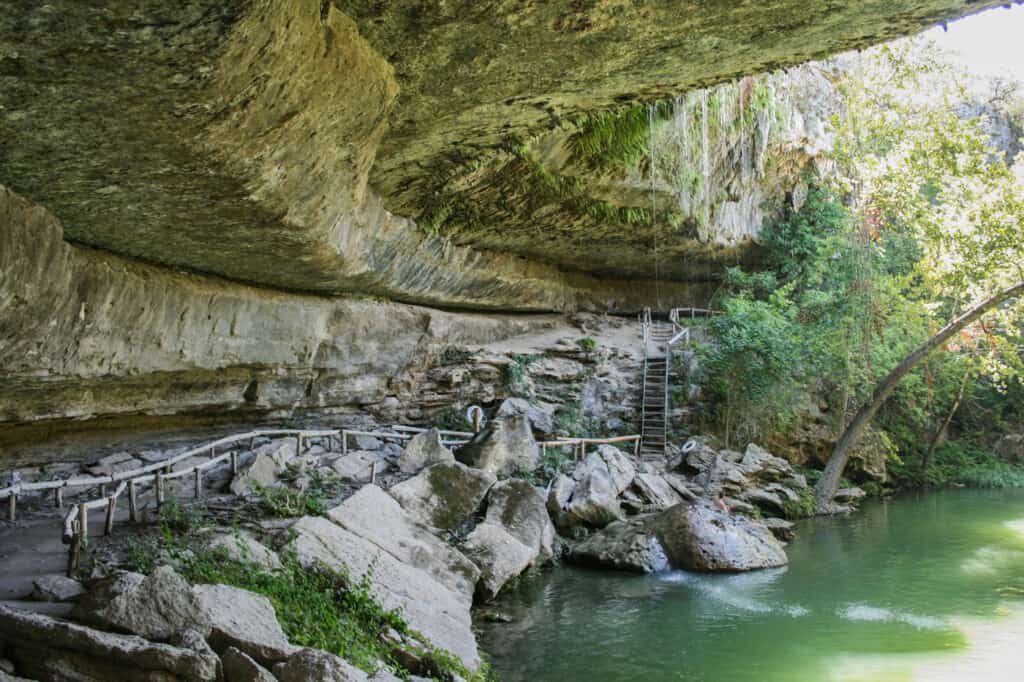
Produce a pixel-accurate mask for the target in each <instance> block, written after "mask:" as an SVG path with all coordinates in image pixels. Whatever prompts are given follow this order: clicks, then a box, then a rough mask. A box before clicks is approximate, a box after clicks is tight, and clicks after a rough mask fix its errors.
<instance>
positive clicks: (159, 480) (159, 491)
mask: <svg viewBox="0 0 1024 682" xmlns="http://www.w3.org/2000/svg"><path fill="white" fill-rule="evenodd" d="M153 487H154V488H155V490H156V508H157V509H159V508H160V505H162V504H163V503H164V475H163V473H161V472H160V471H157V472H156V474H155V477H154V479H153Z"/></svg>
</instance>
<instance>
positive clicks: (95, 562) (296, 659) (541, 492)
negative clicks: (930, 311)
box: [0, 401, 857, 682]
mask: <svg viewBox="0 0 1024 682" xmlns="http://www.w3.org/2000/svg"><path fill="white" fill-rule="evenodd" d="M522 408H523V406H522V405H521V404H519V403H518V402H515V401H512V402H508V403H507V404H504V405H502V406H500V407H499V408H498V409H497V410H495V412H496V413H497V414H498V415H502V416H497V417H496V418H495V419H494V420H493V421H491V422H490V423H489V424H488V426H487V427H486V428H485V429H484V430H483V431H482V432H481V433H479V434H478V435H477V436H476V437H475V438H473V439H472V440H471V441H469V442H467V443H465V444H463V445H461V446H459V447H457V448H456V449H455V450H454V451H453V450H451V449H449V448H448V447H447V446H446V445H445V443H444V442H443V440H442V436H441V434H440V433H439V432H438V431H437V430H436V429H431V430H429V431H425V432H423V433H421V434H419V435H417V436H415V437H414V438H413V439H412V440H410V441H409V442H407V443H406V444H405V446H404V447H401V446H399V445H397V444H394V443H387V442H385V441H383V440H380V439H376V438H371V437H365V436H358V437H356V438H357V440H356V443H355V445H356V447H354V448H350V449H348V450H347V452H345V453H344V454H343V453H342V452H340V451H335V450H333V449H332V447H333V442H331V443H325V444H323V445H314V446H313V447H311V448H310V449H309V450H307V451H305V452H303V453H301V454H300V453H298V452H296V448H295V442H294V439H287V440H269V439H266V440H265V441H264V442H262V443H257V444H256V447H255V448H254V450H253V451H252V452H251V453H250V454H248V455H247V456H246V457H245V466H244V467H243V468H242V469H241V470H240V471H239V473H238V474H237V475H235V476H231V474H230V471H220V472H218V474H219V475H212V476H209V477H208V479H207V481H206V486H207V487H208V488H209V494H208V495H207V496H206V497H205V505H203V504H200V503H199V501H195V504H194V506H195V507H203V509H205V511H206V514H207V516H205V517H204V518H203V519H202V520H201V521H195V520H194V519H192V518H191V517H190V516H189V515H190V514H192V513H193V511H190V509H191V508H190V505H189V504H188V502H190V501H189V500H188V499H187V497H188V496H187V494H185V493H184V492H183V491H178V493H177V494H178V495H179V496H180V498H181V499H182V502H181V503H180V504H179V503H171V504H165V505H164V507H163V508H162V509H160V510H159V511H152V513H151V516H150V519H151V521H150V523H148V524H145V523H144V524H142V525H141V526H140V527H139V528H137V529H135V530H133V531H131V532H130V536H129V537H128V538H125V537H123V536H122V537H119V536H118V534H117V533H115V534H114V535H113V536H110V537H105V538H98V539H97V540H96V542H95V544H94V545H92V546H90V548H89V559H90V560H89V561H88V562H87V563H86V567H85V568H83V570H82V571H81V575H80V576H77V578H78V579H71V578H64V577H60V576H55V575H48V576H39V577H38V578H37V579H36V580H35V589H34V591H33V595H31V597H27V596H26V598H29V599H31V600H34V601H32V602H21V604H20V605H21V607H22V608H25V607H26V604H27V608H28V609H29V610H30V611H45V610H48V612H49V613H50V614H51V615H44V614H42V613H31V612H29V611H22V610H16V609H14V608H10V607H8V606H0V609H2V610H0V633H2V635H3V637H2V641H3V645H2V649H0V659H3V661H4V662H3V663H2V666H3V667H2V668H0V670H5V671H6V672H4V673H2V674H5V675H8V676H10V675H20V676H26V677H27V679H36V680H40V681H45V680H65V679H76V680H109V679H115V678H119V679H121V678H123V679H131V680H134V679H139V680H157V679H159V680H186V679H187V680H215V679H224V680H227V682H243V681H248V680H275V679H276V680H281V681H282V682H287V681H288V680H299V679H317V680H365V679H375V680H386V679H397V678H396V677H395V676H396V675H397V676H400V677H403V678H408V679H416V677H417V676H421V677H427V678H435V679H449V680H455V679H469V678H472V679H485V678H486V675H487V674H488V673H487V666H486V664H484V663H482V657H481V655H480V652H479V651H478V649H477V644H476V639H475V636H474V631H473V616H474V613H475V612H476V610H478V609H479V607H480V606H482V605H484V604H486V603H487V602H489V601H491V600H493V599H494V598H495V597H496V596H498V595H499V594H500V593H501V591H502V588H503V587H504V586H506V585H508V584H509V583H510V582H512V581H514V580H515V579H516V578H517V577H519V576H521V575H523V574H524V572H526V571H528V570H529V569H531V568H533V567H538V566H541V565H544V564H546V563H548V562H550V561H553V560H559V559H562V560H565V561H567V562H571V563H579V564H585V565H598V566H602V567H606V568H613V569H619V570H625V571H632V572H653V571H657V570H664V569H667V568H682V569H687V570H696V571H745V570H752V569H757V568H764V567H772V566H781V565H784V564H785V563H786V555H785V551H784V548H783V547H784V542H785V540H786V539H789V538H791V537H792V531H791V525H792V524H791V523H790V522H789V521H787V520H786V519H785V518H783V517H785V516H793V515H795V514H799V513H800V512H801V509H802V507H801V504H800V503H801V500H803V499H805V498H806V497H808V496H809V495H810V491H809V488H808V486H807V482H806V480H805V479H804V477H803V476H801V475H800V474H799V473H797V472H796V471H794V470H793V468H792V467H791V466H790V465H789V463H788V462H786V461H785V460H783V459H780V458H777V457H774V456H773V455H771V454H770V453H768V452H766V451H765V450H763V449H761V448H760V447H758V446H756V445H754V444H751V445H749V446H748V447H747V449H746V451H745V452H743V453H739V452H732V451H728V450H723V451H716V450H714V449H713V448H711V447H710V446H709V445H708V444H707V443H705V442H703V441H702V440H699V439H693V440H690V441H688V442H687V444H686V445H685V446H684V447H682V448H676V449H674V451H673V453H672V455H671V456H670V457H669V458H668V459H667V460H665V461H657V462H651V461H642V460H640V459H637V458H636V457H634V456H633V455H632V454H628V453H626V452H624V451H622V450H620V449H618V448H616V447H614V446H612V445H601V446H598V447H597V448H596V449H593V450H592V451H590V452H589V453H588V454H587V455H586V457H585V458H584V459H582V460H580V461H573V460H571V459H570V458H569V457H567V456H566V455H565V453H562V452H560V451H559V452H555V453H551V452H549V453H548V459H549V460H550V461H542V459H541V450H540V448H539V447H538V445H537V442H536V440H535V439H534V430H535V428H534V427H535V424H533V422H534V421H541V422H543V415H542V414H534V415H533V419H531V417H530V415H528V414H517V412H522V411H523V409H522ZM542 428H543V424H542ZM140 456H149V457H151V458H156V457H158V454H157V453H149V454H148V455H140ZM115 459H117V458H107V459H105V460H103V461H101V462H98V463H96V464H95V465H93V466H92V468H93V469H96V471H103V472H106V471H108V470H109V471H116V470H117V467H118V466H130V465H131V462H130V461H128V460H126V459H123V458H122V459H120V460H118V461H114V460H115ZM131 459H132V461H137V460H135V459H134V458H131ZM845 494H846V495H847V498H849V499H852V498H853V497H856V495H857V493H856V492H855V491H847V492H846V493H845ZM719 497H721V499H722V500H723V501H724V503H725V504H726V505H728V506H729V507H731V508H732V509H733V510H734V512H733V513H731V514H728V513H725V512H724V511H722V510H721V509H719V508H717V507H716V506H715V504H714V503H713V501H714V500H716V499H718V498H719ZM211 510H213V511H214V512H217V513H213V512H211ZM36 513H37V514H41V513H42V512H36ZM762 517H763V518H762ZM22 523H32V521H31V520H28V521H24V522H22ZM123 532H124V533H129V531H123ZM234 565H237V566H239V567H241V571H242V573H243V574H246V573H247V574H248V575H247V577H244V578H239V577H238V574H237V573H235V574H233V573H231V572H230V571H229V570H227V569H225V568H224V567H225V566H234ZM303 575H306V576H320V578H317V579H323V577H324V576H327V577H328V578H329V579H330V580H334V581H335V582H334V583H328V584H335V585H338V586H339V587H338V591H339V595H340V596H341V598H342V601H340V602H338V603H339V604H342V607H341V608H342V609H344V608H347V607H345V606H344V604H345V603H346V602H345V601H344V600H345V599H348V600H349V602H358V603H360V604H363V605H364V606H365V605H369V606H370V610H371V611H373V612H374V613H375V614H376V615H375V616H374V618H376V620H373V619H371V620H365V619H364V620H363V621H360V623H362V625H360V627H362V628H363V630H372V632H369V633H367V632H364V631H361V632H360V633H359V635H360V636H361V637H363V636H368V637H369V639H368V640H367V641H369V642H370V644H369V645H368V646H369V649H367V651H370V652H375V653H371V654H368V655H370V656H379V658H377V659H375V660H371V659H368V658H367V654H365V652H363V653H359V656H361V658H360V657H359V656H356V655H355V654H352V655H351V656H350V657H352V658H354V659H358V660H356V661H346V660H345V659H344V657H341V656H337V655H335V654H337V653H345V652H342V651H337V652H328V651H323V650H320V649H317V648H315V647H312V646H302V642H301V641H299V640H301V639H302V636H301V632H302V630H301V626H296V625H295V624H294V623H292V622H291V620H292V619H293V611H292V610H289V609H292V606H291V605H290V604H289V602H288V596H287V595H282V594H281V593H279V592H278V591H275V590H277V587H275V585H276V583H275V581H277V582H278V583H279V582H280V581H281V580H282V579H284V578H282V576H284V577H288V576H291V578H288V579H294V578H295V576H300V580H301V579H303V578H301V576H303ZM225 576H228V578H227V579H228V582H231V581H232V580H233V581H234V582H235V583H241V584H243V585H245V586H248V587H255V588H256V589H246V588H245V587H242V586H239V585H238V584H224V583H218V582H217V581H216V579H217V578H224V577H225ZM232 576H234V577H232ZM253 576H264V577H265V578H261V579H259V580H257V579H255V578H254V577H253ZM261 581H262V582H261ZM268 595H269V596H268ZM34 606H35V607H38V608H33V607H34ZM44 607H45V608H44ZM302 608H304V607H301V606H300V610H301V609H302ZM354 613H355V612H352V613H343V615H342V617H341V619H342V620H346V619H347V620H348V621H349V622H350V624H352V623H355V622H356V616H355V615H353V614H354ZM391 622H393V623H394V624H395V627H392V626H390V625H388V623H391ZM367 623H370V625H367ZM297 634H298V635H299V636H298V637H297V636H296V635H297ZM289 635H291V636H290V637H289ZM290 640H291V641H290ZM353 651H355V649H353ZM354 663H358V666H357V665H354ZM124 670H128V671H129V672H123V671H124ZM71 671H73V672H71ZM115 671H120V672H117V673H115ZM126 675H127V676H126ZM14 679H17V678H14Z"/></svg>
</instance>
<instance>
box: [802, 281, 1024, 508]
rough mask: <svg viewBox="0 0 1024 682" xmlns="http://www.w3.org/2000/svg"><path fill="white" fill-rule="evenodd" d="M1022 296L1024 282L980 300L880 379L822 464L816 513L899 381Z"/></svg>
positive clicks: (827, 500) (825, 505)
mask: <svg viewBox="0 0 1024 682" xmlns="http://www.w3.org/2000/svg"><path fill="white" fill-rule="evenodd" d="M1021 293H1024V282H1018V283H1017V284H1015V285H1013V286H1012V287H1010V288H1009V289H1003V290H1002V291H1000V292H999V293H998V294H996V295H994V296H992V297H991V298H988V299H986V300H984V301H982V302H981V303H979V304H978V305H976V306H974V307H973V308H971V309H970V310H968V311H967V312H965V313H964V314H963V315H961V316H960V317H958V318H956V319H954V320H953V321H952V322H950V323H949V324H947V325H946V326H945V327H943V328H942V329H940V330H939V331H938V333H937V334H935V336H933V337H931V338H930V339H928V340H927V341H925V342H924V343H922V344H921V345H920V346H918V347H917V348H915V349H914V352H912V353H911V354H910V355H908V356H907V357H905V358H904V359H903V362H901V363H900V364H899V365H897V366H896V368H895V369H894V370H892V371H891V372H889V374H888V375H887V376H886V377H885V378H884V379H882V381H881V382H880V383H879V384H878V386H876V387H875V391H874V393H872V394H871V399H870V400H869V401H868V402H867V403H866V404H865V405H864V406H863V407H861V408H860V410H858V412H857V414H856V415H855V416H854V417H853V420H852V421H851V422H850V424H849V426H847V427H846V430H845V431H843V435H841V436H840V437H839V440H838V441H837V442H836V447H835V449H834V450H833V451H832V456H831V457H830V458H829V460H828V464H826V465H825V471H824V472H823V473H822V475H821V479H820V480H819V481H818V485H816V486H815V488H814V497H815V502H816V503H817V507H818V510H819V511H827V509H828V507H829V505H830V504H831V503H832V498H833V497H835V494H836V490H837V489H838V488H839V479H840V478H842V476H843V469H845V468H846V461H847V460H848V459H849V457H850V450H851V449H853V446H854V445H855V444H856V443H857V441H858V440H859V439H860V437H861V435H863V433H864V430H865V429H866V428H867V426H868V423H870V422H871V418H872V417H874V416H875V413H876V412H878V409H879V408H880V407H881V406H882V403H884V402H885V399H886V398H888V397H889V395H890V394H892V392H893V390H894V389H895V388H896V386H897V385H898V384H899V382H900V380H902V379H903V377H905V376H906V375H907V374H908V373H910V371H911V370H912V369H914V367H916V366H917V364H918V363H919V362H921V361H922V360H923V359H925V358H926V357H928V354H929V353H931V352H932V351H933V350H935V349H936V348H938V347H939V346H941V345H942V344H943V343H945V341H946V339H948V338H949V337H951V336H953V334H956V333H957V332H958V331H960V330H961V329H963V328H964V327H966V326H967V325H969V324H970V323H971V322H974V321H975V320H976V319H978V318H979V317H981V316H982V315H984V314H985V313H987V312H988V311H989V310H991V309H992V308H994V307H996V306H997V305H999V304H1000V303H1002V302H1003V301H1006V300H1008V299H1011V298H1015V297H1016V296H1019V295H1020V294H1021Z"/></svg>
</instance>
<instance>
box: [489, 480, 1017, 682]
mask: <svg viewBox="0 0 1024 682" xmlns="http://www.w3.org/2000/svg"><path fill="white" fill-rule="evenodd" d="M798 530H799V537H798V539H797V540H796V541H795V542H793V543H791V544H790V545H789V547H788V548H787V552H788V554H789V560H790V564H789V566H788V567H787V568H785V569H776V570H768V571H757V572H753V573H746V574H738V575H700V574H694V573H688V572H682V571H673V572H666V573H661V574H656V575H652V576H634V575H629V574H622V573H614V572H605V571H594V570H586V569H579V568H572V567H560V568H555V569H551V570H548V571H544V572H541V573H540V574H539V575H538V576H536V577H534V578H531V579H529V580H526V581H524V582H523V584H521V585H520V586H519V587H518V588H517V589H516V590H514V591H512V592H511V593H510V594H508V595H507V596H505V597H504V598H503V599H502V600H501V601H500V602H499V603H498V605H497V607H498V608H499V609H500V610H501V611H503V612H504V613H507V614H508V615H510V616H512V618H513V619H514V620H513V622H511V623H506V624H483V623H481V624H480V628H481V633H480V639H479V641H480V645H481V647H482V649H483V650H484V651H485V652H487V654H488V655H489V657H490V660H491V662H492V665H493V666H494V668H495V669H496V671H497V672H498V674H499V676H500V678H501V679H502V680H503V681H504V682H511V681H514V680H531V681H542V680H557V681H558V682H569V681H571V680H585V681H586V682H602V681H605V680H709V681H718V680H722V681H730V682H742V681H747V680H758V681H761V682H766V681H774V680H785V681H787V682H790V681H793V682H796V681H801V680H814V681H819V680H837V681H854V680H901V681H902V680H924V681H928V682H931V681H932V680H947V679H948V680H974V679H977V680H986V681H989V682H991V681H993V680H1019V681H1024V491H1022V490H1011V491H979V490H950V491H942V492H933V493H928V494H921V495H918V496H904V497H899V498H896V499H892V500H887V501H872V502H869V503H867V504H866V505H865V507H864V509H863V510H862V511H861V512H859V513H858V514H856V515H854V516H851V517H848V518H835V519H813V520H808V521H804V522H801V523H800V524H799V526H798Z"/></svg>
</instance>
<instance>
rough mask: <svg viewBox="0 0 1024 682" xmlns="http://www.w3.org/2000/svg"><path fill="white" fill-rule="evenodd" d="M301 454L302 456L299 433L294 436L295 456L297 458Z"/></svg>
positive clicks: (300, 435)
mask: <svg viewBox="0 0 1024 682" xmlns="http://www.w3.org/2000/svg"><path fill="white" fill-rule="evenodd" d="M301 454H302V432H301V431H300V432H299V433H298V434H296V436H295V455H296V456H298V455H301Z"/></svg>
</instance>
